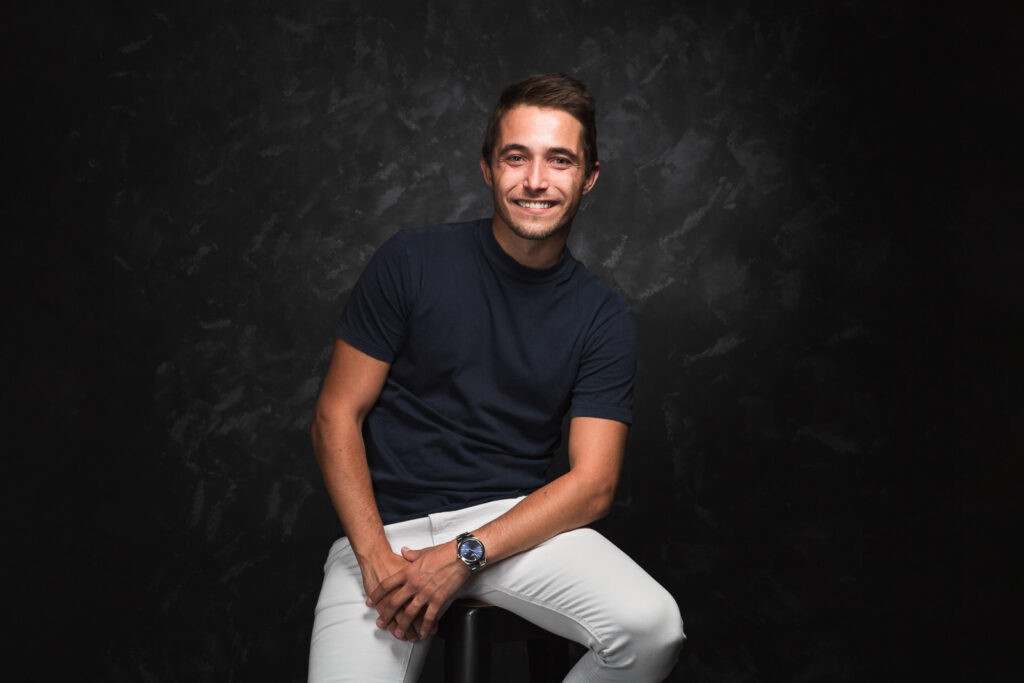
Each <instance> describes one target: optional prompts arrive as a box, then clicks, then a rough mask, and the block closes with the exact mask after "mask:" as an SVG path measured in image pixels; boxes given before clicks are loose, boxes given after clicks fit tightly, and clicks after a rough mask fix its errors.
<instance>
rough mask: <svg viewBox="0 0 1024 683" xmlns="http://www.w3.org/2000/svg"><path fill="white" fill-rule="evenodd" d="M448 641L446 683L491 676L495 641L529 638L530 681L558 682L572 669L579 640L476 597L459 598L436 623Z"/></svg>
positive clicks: (473, 682) (478, 682) (479, 681)
mask: <svg viewBox="0 0 1024 683" xmlns="http://www.w3.org/2000/svg"><path fill="white" fill-rule="evenodd" d="M437 635H439V636H440V637H441V638H443V639H444V680H445V683H487V682H488V681H490V680H491V643H513V642H522V641H526V647H527V652H528V654H529V665H530V681H531V683H557V682H558V681H561V680H562V679H563V678H565V675H566V674H567V673H569V669H571V668H572V664H573V660H572V658H571V651H570V648H571V646H572V645H574V644H575V643H570V641H568V640H565V639H563V638H561V637H559V636H556V635H554V634H553V633H549V632H548V631H545V630H544V629H542V628H541V627H540V626H537V625H535V624H531V623H530V622H528V621H526V620H525V619H523V618H522V617H518V616H516V615H515V614H512V613H511V612H508V611H506V610H503V609H501V608H500V607H495V606H494V605H491V604H489V603H486V602H479V601H477V600H456V601H455V602H454V603H452V606H451V607H449V608H448V611H447V612H446V613H445V615H444V617H442V618H441V623H440V625H439V626H438V630H437Z"/></svg>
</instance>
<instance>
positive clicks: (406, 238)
mask: <svg viewBox="0 0 1024 683" xmlns="http://www.w3.org/2000/svg"><path fill="white" fill-rule="evenodd" d="M479 225H480V221H479V220H476V221H467V222H465V223H442V224H440V225H430V226H425V227H419V228H406V229H405V230H400V231H398V232H397V233H395V234H394V235H392V236H391V237H390V238H388V240H387V241H386V242H385V243H384V244H383V245H381V248H382V249H383V248H384V247H385V246H386V245H392V244H393V245H394V246H395V247H397V248H402V249H445V248H452V249H455V248H459V247H460V246H461V245H464V244H471V243H472V241H473V239H474V233H475V230H476V229H477V228H478V227H479Z"/></svg>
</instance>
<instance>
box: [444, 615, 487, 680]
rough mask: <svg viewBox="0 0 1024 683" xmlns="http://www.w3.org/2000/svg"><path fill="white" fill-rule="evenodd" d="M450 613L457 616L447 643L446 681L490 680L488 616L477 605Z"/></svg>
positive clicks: (445, 652) (445, 656)
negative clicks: (454, 613) (461, 611)
mask: <svg viewBox="0 0 1024 683" xmlns="http://www.w3.org/2000/svg"><path fill="white" fill-rule="evenodd" d="M451 616H457V619H455V620H454V622H453V623H452V624H451V631H450V634H449V636H448V638H447V639H446V640H445V643H444V680H445V683H489V682H490V680H491V638H490V634H489V633H487V619H486V617H485V616H484V615H483V614H482V610H480V609H478V608H476V607H470V608H468V609H466V611H465V613H463V614H460V615H451Z"/></svg>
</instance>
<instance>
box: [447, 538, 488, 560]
mask: <svg viewBox="0 0 1024 683" xmlns="http://www.w3.org/2000/svg"><path fill="white" fill-rule="evenodd" d="M449 552H450V551H449ZM483 556H484V544H483V543H481V542H480V541H478V540H476V539H475V538H467V539H466V540H465V541H463V542H462V543H460V544H459V557H461V558H462V559H463V560H465V561H466V562H477V561H479V560H480V559H481V558H483Z"/></svg>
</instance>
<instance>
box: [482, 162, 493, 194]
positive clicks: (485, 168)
mask: <svg viewBox="0 0 1024 683" xmlns="http://www.w3.org/2000/svg"><path fill="white" fill-rule="evenodd" d="M480 172H481V173H483V174H484V182H485V183H487V187H490V188H492V189H493V188H494V178H493V177H492V176H491V165H490V164H489V163H487V159H485V158H483V157H480Z"/></svg>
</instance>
